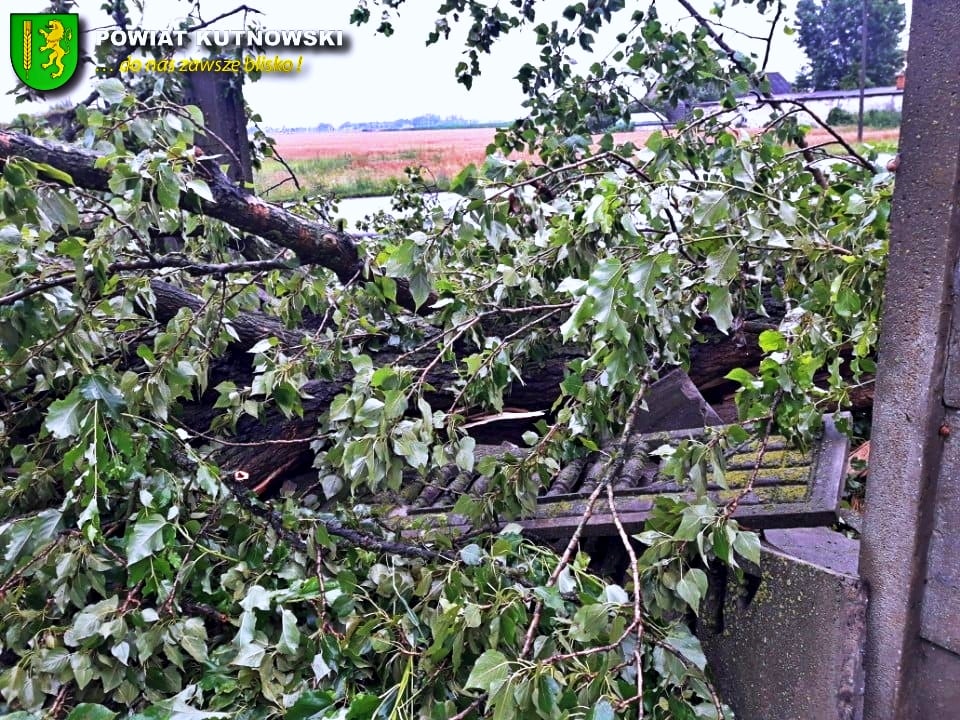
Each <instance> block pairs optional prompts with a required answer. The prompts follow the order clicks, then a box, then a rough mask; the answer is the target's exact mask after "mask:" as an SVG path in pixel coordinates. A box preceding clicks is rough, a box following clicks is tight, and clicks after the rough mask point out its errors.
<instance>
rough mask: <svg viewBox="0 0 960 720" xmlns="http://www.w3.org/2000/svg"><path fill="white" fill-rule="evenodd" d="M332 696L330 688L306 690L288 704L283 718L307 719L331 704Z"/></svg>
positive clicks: (292, 719)
mask: <svg viewBox="0 0 960 720" xmlns="http://www.w3.org/2000/svg"><path fill="white" fill-rule="evenodd" d="M333 703H334V696H333V692H331V691H330V690H307V691H306V692H305V693H303V694H302V695H301V696H300V697H299V698H297V701H296V702H295V703H294V704H293V705H291V706H290V709H289V710H287V712H286V714H285V715H284V718H286V720H307V719H308V718H311V717H313V716H314V715H316V714H317V713H320V712H323V711H324V710H326V709H327V708H328V707H330V706H331V705H333Z"/></svg>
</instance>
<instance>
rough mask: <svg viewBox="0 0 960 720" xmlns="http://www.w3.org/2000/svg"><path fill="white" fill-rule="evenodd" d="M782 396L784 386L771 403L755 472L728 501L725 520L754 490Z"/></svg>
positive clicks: (724, 512)
mask: <svg viewBox="0 0 960 720" xmlns="http://www.w3.org/2000/svg"><path fill="white" fill-rule="evenodd" d="M782 397H783V388H777V392H776V393H775V394H774V396H773V401H772V402H771V403H770V419H769V420H768V421H767V425H766V428H765V429H764V431H763V437H762V438H761V440H760V447H759V448H757V459H756V460H755V461H754V463H753V472H752V473H751V474H750V479H749V480H748V481H747V484H746V485H744V486H743V489H742V490H741V491H740V492H739V493H737V495H736V497H734V498H733V500H731V501H730V502H728V503H727V506H726V507H725V508H724V510H723V514H722V515H721V517H722V521H723V522H726V521H727V520H729V519H730V518H731V517H732V516H733V514H734V513H735V512H736V511H737V508H738V507H739V506H740V502H741V501H742V500H743V499H744V498H745V497H746V496H747V495H748V494H749V493H750V492H752V491H753V486H754V484H755V483H756V482H757V478H758V477H759V476H760V467H761V465H763V457H764V455H766V453H767V445H768V444H769V442H770V436H771V434H772V433H773V424H774V418H775V417H776V410H777V405H779V404H780V398H782Z"/></svg>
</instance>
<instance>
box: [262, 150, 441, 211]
mask: <svg viewBox="0 0 960 720" xmlns="http://www.w3.org/2000/svg"><path fill="white" fill-rule="evenodd" d="M419 158H420V156H419V154H418V152H417V151H416V150H403V151H401V152H399V153H398V154H397V156H396V157H395V158H390V157H387V156H384V157H383V159H384V160H389V159H400V160H404V161H407V162H409V163H410V164H411V165H414V164H416V162H415V161H417V160H418V159H419ZM287 164H288V165H289V166H290V169H291V170H293V172H294V173H295V174H296V176H297V179H298V180H299V181H300V186H301V190H300V191H298V190H297V187H296V185H295V184H294V183H293V181H292V180H290V179H289V178H290V174H289V172H287V170H286V168H284V167H283V165H282V164H281V163H280V162H279V161H277V160H272V159H268V160H266V161H264V163H263V167H262V168H261V169H260V170H258V171H257V172H256V173H255V177H254V185H255V186H256V189H257V194H258V195H261V196H263V197H265V198H267V199H268V200H272V201H281V200H295V199H298V198H300V197H303V196H305V195H310V194H313V193H316V192H318V191H320V192H324V193H327V194H330V195H333V196H335V197H337V198H348V197H373V196H380V195H391V194H392V193H393V191H394V190H396V188H397V185H399V184H400V183H406V182H407V181H408V180H407V177H406V176H405V175H404V174H403V173H402V171H401V172H400V173H399V174H388V175H383V174H382V173H381V172H378V170H377V169H376V168H370V167H364V166H362V165H358V164H357V163H356V161H355V159H354V158H353V156H351V155H338V156H335V157H317V158H308V159H303V160H290V161H288V162H287ZM425 180H426V181H427V182H428V183H430V185H431V189H435V190H449V189H450V178H449V177H447V176H446V175H444V174H441V175H439V176H437V177H436V178H433V177H430V176H428V177H426V178H425Z"/></svg>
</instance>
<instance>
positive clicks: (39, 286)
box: [0, 255, 297, 307]
mask: <svg viewBox="0 0 960 720" xmlns="http://www.w3.org/2000/svg"><path fill="white" fill-rule="evenodd" d="M295 267H297V265H296V263H295V261H290V260H249V261H246V262H237V263H201V262H196V261H193V260H189V259H188V258H182V257H174V256H170V255H166V256H163V257H159V258H156V259H153V260H137V261H134V262H125V263H121V262H117V263H110V264H109V265H108V266H107V272H110V273H118V272H129V271H133V270H162V269H165V268H175V269H180V270H184V271H185V272H186V273H187V274H189V275H213V276H218V275H220V276H222V275H227V274H230V273H242V272H257V271H262V270H289V269H291V268H295ZM64 272H67V271H64ZM76 281H77V278H76V276H74V275H64V276H63V277H57V278H50V279H48V280H41V281H40V282H36V283H34V284H32V285H28V286H27V287H25V288H21V289H20V290H17V291H15V292H12V293H8V294H7V295H4V296H2V297H0V307H3V306H4V305H12V304H13V303H15V302H16V301H17V300H22V299H24V298H26V297H29V296H31V295H35V294H36V293H38V292H43V291H44V290H48V289H50V288H52V287H60V286H64V285H72V284H73V283H75V282H76Z"/></svg>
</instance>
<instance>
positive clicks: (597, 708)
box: [587, 698, 616, 720]
mask: <svg viewBox="0 0 960 720" xmlns="http://www.w3.org/2000/svg"><path fill="white" fill-rule="evenodd" d="M615 717H616V713H614V710H613V705H611V704H610V701H609V700H607V699H606V698H603V699H601V700H600V701H599V702H597V703H595V704H594V706H593V707H592V708H591V709H590V714H589V715H587V720H614V718H615Z"/></svg>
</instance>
